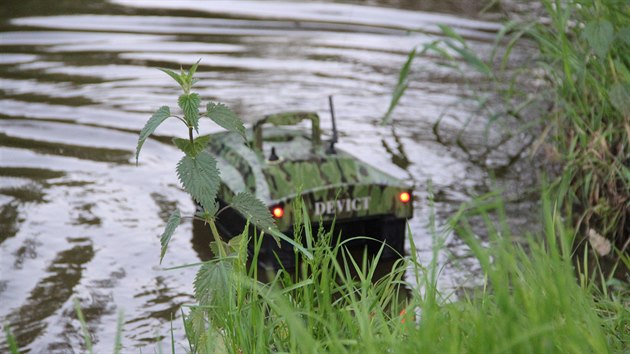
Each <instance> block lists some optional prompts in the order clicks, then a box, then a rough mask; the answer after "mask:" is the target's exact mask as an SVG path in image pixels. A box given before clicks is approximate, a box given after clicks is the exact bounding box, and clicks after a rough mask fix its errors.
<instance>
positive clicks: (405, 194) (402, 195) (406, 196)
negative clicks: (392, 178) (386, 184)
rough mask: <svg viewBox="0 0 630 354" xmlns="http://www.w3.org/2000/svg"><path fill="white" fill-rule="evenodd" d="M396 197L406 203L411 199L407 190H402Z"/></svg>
mask: <svg viewBox="0 0 630 354" xmlns="http://www.w3.org/2000/svg"><path fill="white" fill-rule="evenodd" d="M398 199H400V201H401V202H403V203H407V202H408V201H410V200H411V194H409V192H402V193H400V194H399V195H398Z"/></svg>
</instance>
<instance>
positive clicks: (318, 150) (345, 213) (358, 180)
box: [208, 99, 413, 267]
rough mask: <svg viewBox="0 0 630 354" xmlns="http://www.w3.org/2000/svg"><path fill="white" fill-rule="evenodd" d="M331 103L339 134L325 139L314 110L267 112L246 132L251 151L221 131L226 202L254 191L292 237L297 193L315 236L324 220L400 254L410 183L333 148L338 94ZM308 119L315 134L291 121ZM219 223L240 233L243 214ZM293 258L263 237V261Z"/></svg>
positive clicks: (226, 215) (217, 148) (337, 230)
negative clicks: (294, 127) (298, 127)
mask: <svg viewBox="0 0 630 354" xmlns="http://www.w3.org/2000/svg"><path fill="white" fill-rule="evenodd" d="M330 104H331V115H332V120H333V138H332V140H331V141H329V142H326V143H324V142H323V141H322V139H321V131H320V121H319V117H318V115H317V114H316V113H313V112H288V113H280V114H273V115H268V116H266V117H265V118H264V119H262V120H260V121H258V122H257V123H255V124H254V125H253V127H252V128H250V129H248V130H247V132H246V134H247V138H248V141H250V142H253V144H252V145H253V149H250V148H249V147H248V146H246V145H244V144H243V140H242V138H241V137H240V136H239V135H237V134H235V133H231V132H222V133H217V134H215V135H214V136H213V138H212V139H211V143H210V145H209V147H208V149H209V150H210V152H211V153H212V154H213V155H215V157H216V159H217V164H218V167H219V170H220V171H221V179H222V183H221V188H220V190H219V195H218V197H219V201H220V204H222V205H226V204H228V203H229V202H230V201H231V200H232V198H233V196H234V195H236V194H237V193H239V192H242V191H248V192H250V193H252V194H254V195H256V196H257V197H258V199H260V200H261V201H263V202H264V203H265V204H266V205H267V206H268V207H269V210H270V211H271V213H272V215H273V217H274V218H275V219H276V225H277V226H278V228H279V230H280V231H281V232H283V233H284V234H285V235H288V236H290V235H291V234H292V233H293V219H294V213H295V212H296V210H294V208H293V203H294V200H295V198H296V197H298V194H299V196H301V198H302V201H303V203H304V205H305V206H306V209H307V210H308V212H309V217H310V219H311V221H312V223H313V225H312V227H313V230H314V231H313V234H314V235H317V230H318V227H319V225H320V224H321V225H323V227H324V228H325V229H326V230H328V229H329V228H330V226H331V224H332V223H333V221H334V232H333V237H335V238H336V237H339V235H341V237H342V238H343V239H348V238H352V237H354V236H367V237H370V238H373V239H374V240H375V241H374V242H366V241H365V238H361V239H362V240H363V241H362V242H363V243H364V244H365V243H367V247H368V248H369V249H371V250H373V251H377V250H379V249H380V247H381V246H382V243H383V242H385V243H386V244H387V245H388V246H385V247H384V250H383V253H382V255H381V257H382V258H394V257H400V255H402V254H404V244H405V230H406V220H407V219H409V218H411V217H412V215H413V203H412V200H411V198H412V195H411V189H410V187H409V186H407V185H405V184H404V183H403V182H402V181H400V180H398V179H396V178H395V177H392V176H391V175H389V174H387V173H385V172H383V171H380V170H378V169H375V168H374V167H372V166H370V165H368V164H366V163H364V162H362V161H360V160H358V159H357V158H355V157H354V156H352V155H350V154H349V153H347V152H345V151H342V150H341V149H337V148H335V145H334V144H335V142H336V141H337V131H336V126H335V119H334V112H333V109H332V99H331V100H330ZM304 120H308V121H310V123H311V132H310V134H308V133H305V132H304V131H302V130H296V129H289V128H288V127H287V126H293V125H296V124H297V123H299V122H301V121H304ZM217 223H218V226H219V228H220V229H221V231H222V233H223V234H224V235H225V236H227V237H231V236H234V235H237V234H240V233H241V232H242V230H243V226H244V225H245V220H244V218H243V217H242V216H241V215H240V214H238V213H237V212H236V211H234V210H232V209H226V210H225V211H224V212H223V213H221V215H220V216H219V217H218V219H217ZM254 226H255V225H254ZM335 241H338V239H335ZM357 242H358V241H357ZM355 243H356V242H355ZM293 259H294V254H293V251H292V248H291V246H290V245H289V244H288V243H285V242H283V243H282V245H281V248H278V245H277V243H276V241H275V240H273V239H272V238H271V237H264V238H263V242H262V247H261V250H260V253H259V261H262V262H266V263H269V264H273V265H274V266H275V267H278V266H279V264H277V260H280V261H281V262H282V266H284V267H291V266H292V263H291V262H292V261H293Z"/></svg>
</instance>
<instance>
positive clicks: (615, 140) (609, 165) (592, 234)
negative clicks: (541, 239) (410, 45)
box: [384, 0, 630, 280]
mask: <svg viewBox="0 0 630 354" xmlns="http://www.w3.org/2000/svg"><path fill="white" fill-rule="evenodd" d="M540 3H541V5H542V7H541V13H540V14H537V15H538V16H535V19H534V20H533V22H525V23H515V22H509V23H507V24H506V25H505V27H504V29H503V30H502V31H500V32H499V34H498V35H497V38H496V47H495V49H494V50H493V51H492V53H491V54H490V56H489V57H483V56H482V55H480V54H479V53H477V52H476V51H475V50H474V49H472V48H470V47H469V46H468V45H467V43H466V41H465V40H464V39H463V38H462V37H460V36H459V35H458V34H457V33H456V31H454V30H453V29H452V28H450V27H448V26H442V30H443V32H444V35H445V36H446V39H445V40H438V41H435V42H433V43H430V44H428V45H425V46H424V47H423V48H422V50H414V51H412V52H411V53H410V56H409V60H408V61H407V63H406V64H405V66H404V67H403V68H402V70H401V74H400V79H399V82H398V85H397V87H396V89H395V90H394V95H393V98H392V104H391V106H390V109H389V110H388V113H387V115H386V117H385V119H384V121H388V120H389V118H390V117H391V116H392V112H393V110H394V108H395V106H396V105H397V103H398V101H399V100H400V98H401V96H402V95H403V94H404V91H405V88H406V87H407V84H408V80H409V71H410V68H412V67H413V58H414V57H415V56H417V55H422V54H424V53H425V52H427V51H431V52H434V53H437V54H439V55H440V56H442V57H443V58H445V59H446V60H447V61H448V63H449V65H450V66H452V67H455V68H458V69H459V70H460V71H461V72H466V71H476V72H477V73H478V74H481V75H483V77H484V78H485V80H480V81H483V82H485V83H489V85H490V87H492V88H493V89H492V90H493V91H494V92H493V94H494V96H495V97H492V98H491V99H496V96H498V97H500V98H501V100H500V103H499V104H497V105H496V106H498V108H496V109H494V110H492V111H491V110H488V109H487V106H485V102H487V100H488V99H489V97H476V99H477V100H478V101H479V102H484V103H480V106H481V107H480V111H484V113H486V118H487V121H488V124H493V123H496V122H505V123H506V124H508V126H509V127H510V128H508V129H511V130H517V131H529V132H530V135H531V136H535V137H537V139H533V140H534V142H533V143H532V144H531V148H530V149H529V152H530V156H537V157H539V156H542V157H543V158H544V160H545V164H546V166H548V167H550V168H549V171H550V173H551V177H552V187H553V188H552V189H551V191H552V194H553V198H554V199H555V200H558V201H559V202H561V203H562V204H563V208H562V213H563V215H564V216H565V217H567V218H570V219H571V220H573V229H574V230H575V236H576V237H575V241H576V243H575V244H574V246H575V247H576V248H578V249H579V251H578V252H579V253H582V252H583V250H584V248H583V247H582V246H586V245H587V244H588V243H589V242H590V243H591V245H593V246H594V249H596V253H597V254H598V255H599V256H605V259H604V260H609V261H610V260H613V259H614V261H612V262H610V263H612V264H615V263H616V261H618V260H619V255H620V254H624V253H626V252H627V251H628V250H629V249H630V3H628V2H627V1H599V0H596V1H558V0H541V2H540ZM532 46H533V48H532ZM519 47H524V48H531V49H532V50H529V49H528V50H525V51H526V52H527V54H524V53H523V50H520V51H519V49H520V48H519ZM515 53H518V54H515ZM532 53H533V54H532ZM512 61H515V62H518V63H519V64H518V65H517V67H516V68H515V65H510V64H509V63H510V62H512ZM460 62H463V63H464V64H463V65H458V63H460ZM473 91H474V87H473ZM463 134H465V131H464V132H463ZM507 134H508V135H509V134H510V132H507ZM622 265H623V264H622ZM626 270H627V265H626ZM621 275H622V277H623V274H621ZM626 280H630V279H626Z"/></svg>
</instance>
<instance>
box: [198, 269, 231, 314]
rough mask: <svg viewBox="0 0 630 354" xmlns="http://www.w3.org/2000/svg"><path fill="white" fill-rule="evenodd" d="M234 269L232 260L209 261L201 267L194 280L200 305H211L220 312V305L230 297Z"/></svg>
mask: <svg viewBox="0 0 630 354" xmlns="http://www.w3.org/2000/svg"><path fill="white" fill-rule="evenodd" d="M232 269H233V267H232V263H230V262H208V263H204V264H203V265H202V266H201V268H199V270H198V271H197V275H196V276H195V281H194V282H193V287H194V288H195V299H196V300H197V302H198V303H199V305H201V306H211V307H213V308H214V310H215V311H213V312H220V310H221V309H222V306H220V305H221V304H222V303H225V301H228V299H230V295H231V294H230V293H231V289H232V286H231V283H230V281H229V280H230V278H231V276H230V274H231V272H232Z"/></svg>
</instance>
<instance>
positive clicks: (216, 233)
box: [207, 219, 227, 258]
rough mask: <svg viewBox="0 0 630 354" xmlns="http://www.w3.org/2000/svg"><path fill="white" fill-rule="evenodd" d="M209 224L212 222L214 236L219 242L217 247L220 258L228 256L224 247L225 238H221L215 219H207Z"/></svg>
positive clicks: (211, 227)
mask: <svg viewBox="0 0 630 354" xmlns="http://www.w3.org/2000/svg"><path fill="white" fill-rule="evenodd" d="M207 221H208V224H210V229H211V230H212V236H213V237H214V241H215V242H216V243H217V248H218V249H219V258H225V257H227V251H226V250H225V248H224V247H223V240H221V236H220V235H219V230H217V225H216V224H215V223H214V220H212V219H211V220H207Z"/></svg>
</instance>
